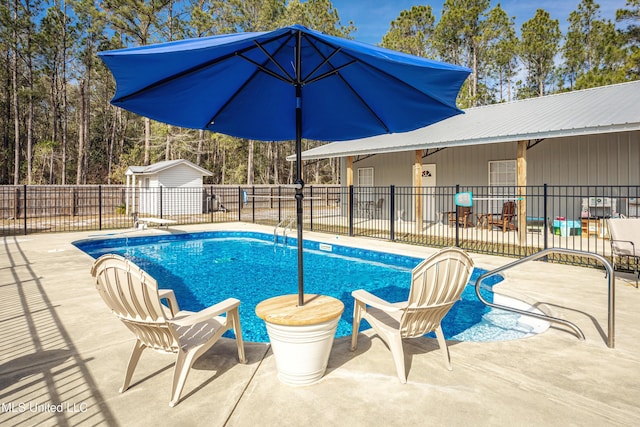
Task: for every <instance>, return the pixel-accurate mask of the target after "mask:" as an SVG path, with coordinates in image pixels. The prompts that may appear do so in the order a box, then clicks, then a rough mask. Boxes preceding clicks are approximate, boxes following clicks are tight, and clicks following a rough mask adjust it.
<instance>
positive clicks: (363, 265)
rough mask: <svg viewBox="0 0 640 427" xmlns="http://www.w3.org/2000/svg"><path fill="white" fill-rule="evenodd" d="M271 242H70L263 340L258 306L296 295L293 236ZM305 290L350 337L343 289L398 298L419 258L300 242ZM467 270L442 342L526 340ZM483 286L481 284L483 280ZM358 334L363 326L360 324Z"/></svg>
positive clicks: (221, 237) (212, 236)
mask: <svg viewBox="0 0 640 427" xmlns="http://www.w3.org/2000/svg"><path fill="white" fill-rule="evenodd" d="M286 243H287V244H286V245H285V244H283V243H282V242H279V243H278V244H274V242H273V236H272V235H268V234H264V233H253V232H222V231H217V232H207V233H192V234H178V235H163V236H149V237H126V238H115V239H100V240H82V241H77V242H74V244H75V245H76V246H77V247H78V248H79V249H81V250H83V251H84V252H86V253H88V254H90V255H91V256H93V257H94V258H98V257H99V256H101V255H103V254H106V253H116V254H120V255H122V256H124V257H126V258H129V259H131V260H132V261H133V262H135V263H136V264H138V265H139V266H140V267H141V268H143V269H144V270H146V271H147V272H148V273H149V274H151V275H152V276H153V277H154V278H155V279H156V280H157V281H158V285H159V287H160V288H171V289H173V290H174V291H175V293H176V297H177V299H178V303H179V305H180V308H181V309H184V310H191V311H199V310H201V309H203V308H205V307H208V306H210V305H212V304H214V303H216V302H219V301H221V300H223V299H225V298H229V297H234V298H238V299H239V300H240V301H241V304H240V318H241V324H242V329H243V336H244V339H245V340H247V341H253V342H268V340H269V339H268V336H267V332H266V327H265V325H264V322H263V321H262V320H261V319H259V318H258V317H257V316H256V315H255V307H256V305H257V304H258V303H260V302H261V301H263V300H265V299H267V298H271V297H274V296H278V295H283V294H295V293H297V268H296V267H297V248H296V239H295V238H289V239H288V242H286ZM304 247H305V258H304V268H305V270H304V276H305V293H317V294H323V295H329V296H333V297H335V298H338V299H340V300H342V302H344V305H345V310H344V313H343V314H342V317H341V319H340V321H339V323H338V330H337V332H336V336H337V337H342V336H348V335H351V322H352V319H353V298H352V297H351V291H353V290H355V289H366V290H368V291H369V292H372V293H374V294H376V295H377V296H379V297H381V298H383V299H386V300H387V301H391V302H397V301H403V300H406V298H407V295H408V292H409V288H408V287H409V282H410V277H411V270H412V269H413V267H415V266H416V265H418V263H420V262H421V261H422V259H419V258H412V257H407V256H400V255H394V254H388V253H382V252H377V251H370V250H365V249H358V248H350V247H346V246H342V245H333V244H331V245H328V244H324V243H318V242H313V241H308V240H305V241H304ZM484 272H485V271H484V270H480V269H477V268H476V269H475V270H474V274H473V276H472V279H471V280H470V285H471V286H467V287H466V289H465V291H464V292H463V295H462V299H461V300H460V301H458V302H457V303H456V304H455V305H454V307H453V308H452V309H451V311H450V312H449V314H448V315H447V316H446V318H445V319H444V321H443V323H442V328H443V330H444V333H445V336H446V337H447V338H448V339H454V340H461V341H496V340H505V339H516V338H521V337H523V336H526V335H527V334H528V333H529V332H530V328H527V327H526V325H522V324H521V323H520V321H519V318H520V316H519V315H517V314H514V313H510V312H505V311H502V310H495V309H490V308H488V307H487V306H485V305H484V304H483V303H481V302H480V301H479V300H478V299H477V297H476V295H475V289H474V286H473V285H474V284H475V279H476V278H477V277H478V276H479V275H480V274H482V273H484ZM501 280H502V278H501V277H499V276H494V277H490V278H489V279H488V281H487V280H485V281H484V283H483V288H485V289H484V290H483V292H485V293H486V294H483V296H484V297H485V298H487V300H489V301H492V299H493V293H492V292H491V291H490V288H491V286H492V285H493V284H495V283H497V282H499V281H501ZM487 282H488V283H487ZM360 328H361V330H364V329H367V328H369V325H368V324H366V322H364V321H363V325H362V326H361V327H360Z"/></svg>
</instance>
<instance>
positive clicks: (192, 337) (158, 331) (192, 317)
mask: <svg viewBox="0 0 640 427" xmlns="http://www.w3.org/2000/svg"><path fill="white" fill-rule="evenodd" d="M91 275H92V276H93V277H95V278H96V287H97V288H98V292H99V293H100V296H101V297H102V299H103V300H104V302H105V303H106V304H107V306H108V307H109V308H110V309H111V312H112V313H113V314H115V315H116V317H118V318H119V319H120V320H121V321H122V322H123V323H124V324H125V326H126V327H127V328H128V329H129V330H130V331H131V332H133V334H134V335H135V336H136V343H135V344H134V346H133V353H132V354H131V357H130V359H129V364H128V365H127V371H126V373H125V377H124V382H123V384H122V387H121V388H120V393H122V392H124V391H125V390H127V388H129V384H130V382H131V377H132V376H133V371H134V370H135V368H136V365H137V364H138V360H139V359H140V355H141V354H142V351H143V350H144V349H145V348H147V347H148V348H151V349H153V350H156V351H159V352H162V353H175V354H177V360H176V365H175V368H174V373H173V384H172V386H171V400H170V402H169V406H174V405H175V404H176V403H178V401H179V400H180V395H181V393H182V389H183V387H184V384H185V382H186V380H187V375H188V374H189V369H190V368H191V366H192V365H193V363H194V362H195V361H196V360H197V359H198V358H199V357H200V356H201V355H202V354H204V352H206V351H207V350H208V349H209V348H211V346H213V344H214V343H215V342H216V341H217V340H218V339H219V338H220V337H221V336H222V334H223V333H225V332H226V331H227V330H229V329H233V331H234V333H235V336H236V343H237V346H238V358H239V360H240V362H241V363H245V362H246V359H245V355H244V344H243V341H242V329H241V327H240V317H239V315H238V306H239V305H240V301H238V300H237V299H235V298H228V299H226V300H224V301H222V302H220V303H218V304H215V305H213V306H211V307H208V308H206V309H204V310H202V311H199V312H198V313H193V312H190V311H180V309H179V307H178V302H177V300H176V297H175V295H174V293H173V291H172V290H171V289H161V290H159V289H158V283H157V282H156V280H155V279H154V278H153V277H151V276H150V275H149V274H148V273H146V272H145V271H144V270H142V269H141V268H140V267H138V266H137V265H135V264H134V263H133V262H131V261H129V260H127V259H125V258H123V257H121V256H119V255H112V254H108V255H103V256H101V257H100V258H98V259H97V260H96V261H95V263H94V264H93V266H92V267H91ZM161 300H166V301H167V302H168V305H169V306H168V307H167V306H165V305H163V304H162V302H161ZM222 313H226V317H223V316H220V314H222Z"/></svg>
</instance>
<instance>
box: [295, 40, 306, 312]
mask: <svg viewBox="0 0 640 427" xmlns="http://www.w3.org/2000/svg"><path fill="white" fill-rule="evenodd" d="M301 38H302V33H301V32H300V31H298V34H297V39H296V83H295V88H296V180H295V184H296V215H297V222H298V306H300V307H302V306H303V305H304V265H303V264H304V263H303V248H304V245H303V241H302V228H303V223H302V221H303V215H302V199H303V198H304V194H303V193H302V190H303V188H304V181H303V180H302V83H301V78H302V77H301V68H300V67H301V65H302V61H301V54H300V42H301Z"/></svg>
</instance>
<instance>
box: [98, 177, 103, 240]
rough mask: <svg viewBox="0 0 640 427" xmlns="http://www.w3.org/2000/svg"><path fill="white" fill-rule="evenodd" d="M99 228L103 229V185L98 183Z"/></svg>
mask: <svg viewBox="0 0 640 427" xmlns="http://www.w3.org/2000/svg"><path fill="white" fill-rule="evenodd" d="M98 229H99V230H102V185H98Z"/></svg>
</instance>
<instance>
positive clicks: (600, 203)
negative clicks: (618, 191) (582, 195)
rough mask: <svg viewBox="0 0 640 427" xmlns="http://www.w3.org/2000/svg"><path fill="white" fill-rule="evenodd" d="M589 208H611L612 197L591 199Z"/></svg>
mask: <svg viewBox="0 0 640 427" xmlns="http://www.w3.org/2000/svg"><path fill="white" fill-rule="evenodd" d="M589 207H593V208H610V207H611V198H610V197H589Z"/></svg>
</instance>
